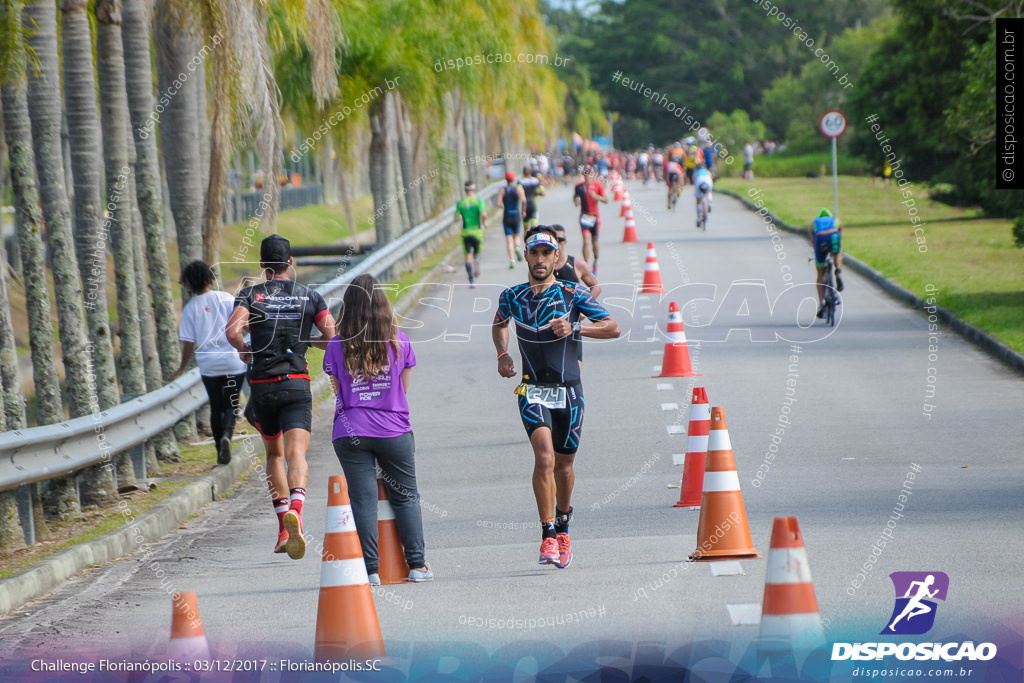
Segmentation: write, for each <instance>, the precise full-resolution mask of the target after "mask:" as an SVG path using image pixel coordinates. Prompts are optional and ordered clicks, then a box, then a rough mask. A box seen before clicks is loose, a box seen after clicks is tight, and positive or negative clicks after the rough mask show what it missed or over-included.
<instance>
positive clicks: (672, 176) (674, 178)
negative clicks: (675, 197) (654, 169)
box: [668, 173, 679, 185]
mask: <svg viewBox="0 0 1024 683" xmlns="http://www.w3.org/2000/svg"><path fill="white" fill-rule="evenodd" d="M678 182H679V174H678V173H669V174H668V184H669V185H675V184H676V183H678Z"/></svg>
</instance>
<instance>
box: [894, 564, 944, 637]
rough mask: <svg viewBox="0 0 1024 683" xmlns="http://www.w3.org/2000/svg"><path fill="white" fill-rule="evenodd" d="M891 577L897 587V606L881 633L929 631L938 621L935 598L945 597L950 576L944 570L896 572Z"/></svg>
mask: <svg viewBox="0 0 1024 683" xmlns="http://www.w3.org/2000/svg"><path fill="white" fill-rule="evenodd" d="M889 578H890V579H892V583H893V586H894V587H895V588H896V606H895V607H893V610H892V616H890V617H889V625H888V626H886V627H885V628H884V629H882V631H881V633H879V635H891V634H899V635H903V636H919V635H921V634H923V633H928V631H930V630H931V628H932V625H933V624H934V623H935V608H936V604H935V602H934V600H933V599H938V600H942V601H943V602H945V601H946V593H947V591H949V577H948V576H946V574H945V573H943V572H893V573H892V574H889ZM901 596H902V597H901Z"/></svg>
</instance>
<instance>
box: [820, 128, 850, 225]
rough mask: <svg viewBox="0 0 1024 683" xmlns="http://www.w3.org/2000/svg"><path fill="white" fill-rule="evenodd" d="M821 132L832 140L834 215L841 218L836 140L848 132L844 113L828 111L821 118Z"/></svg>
mask: <svg viewBox="0 0 1024 683" xmlns="http://www.w3.org/2000/svg"><path fill="white" fill-rule="evenodd" d="M818 127H819V128H820V129H821V132H822V133H823V134H824V135H825V136H826V137H829V138H832V205H833V211H832V215H833V216H836V217H838V216H839V173H838V171H837V167H836V138H838V137H839V136H840V135H842V134H843V133H844V132H846V117H845V116H843V114H842V112H838V111H835V110H831V111H827V112H825V113H824V114H822V116H821V121H819V122H818Z"/></svg>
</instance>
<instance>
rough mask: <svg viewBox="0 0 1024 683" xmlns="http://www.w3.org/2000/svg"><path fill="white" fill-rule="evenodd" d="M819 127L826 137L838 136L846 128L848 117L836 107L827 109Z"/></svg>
mask: <svg viewBox="0 0 1024 683" xmlns="http://www.w3.org/2000/svg"><path fill="white" fill-rule="evenodd" d="M818 127H819V128H820V129H821V132H822V133H824V134H825V136H826V137H830V138H837V137H839V136H840V135H842V134H843V132H844V131H845V130H846V117H845V116H843V114H842V112H838V111H835V110H834V109H833V110H831V111H827V112H825V113H824V114H822V116H821V121H819V122H818Z"/></svg>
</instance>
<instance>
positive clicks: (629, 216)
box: [626, 209, 633, 221]
mask: <svg viewBox="0 0 1024 683" xmlns="http://www.w3.org/2000/svg"><path fill="white" fill-rule="evenodd" d="M626 220H627V221H631V220H633V209H629V210H627V211H626Z"/></svg>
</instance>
